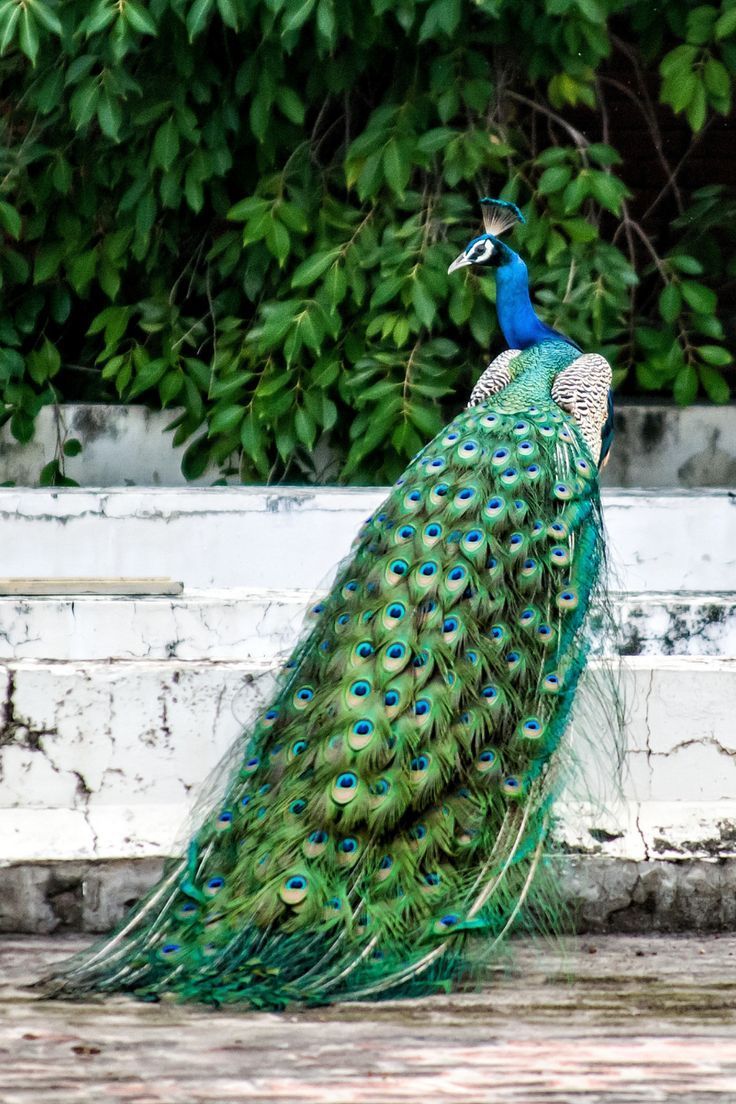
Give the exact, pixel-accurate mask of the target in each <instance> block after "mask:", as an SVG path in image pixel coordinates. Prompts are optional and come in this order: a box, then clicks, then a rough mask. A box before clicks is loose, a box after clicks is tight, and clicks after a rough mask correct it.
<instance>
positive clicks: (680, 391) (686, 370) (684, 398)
mask: <svg viewBox="0 0 736 1104" xmlns="http://www.w3.org/2000/svg"><path fill="white" fill-rule="evenodd" d="M672 390H673V394H674V396H675V402H677V403H679V405H680V406H689V404H690V403H692V402H694V401H695V396H696V395H697V393H698V374H697V372H696V371H695V369H694V368H692V367H691V366H690V365H689V364H684V365H683V366H682V368H681V369H680V371H679V372H678V373H677V375H676V376H675V385H674V387H673V389H672Z"/></svg>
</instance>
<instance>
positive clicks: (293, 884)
mask: <svg viewBox="0 0 736 1104" xmlns="http://www.w3.org/2000/svg"><path fill="white" fill-rule="evenodd" d="M306 885H307V879H306V878H303V877H302V875H301V874H294V875H293V876H292V877H291V878H288V879H287V881H286V888H287V889H305V888H306Z"/></svg>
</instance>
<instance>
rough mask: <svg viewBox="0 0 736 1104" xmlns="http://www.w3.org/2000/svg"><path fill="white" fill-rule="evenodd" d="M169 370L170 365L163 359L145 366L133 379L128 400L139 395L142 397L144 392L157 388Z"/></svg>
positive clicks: (152, 361)
mask: <svg viewBox="0 0 736 1104" xmlns="http://www.w3.org/2000/svg"><path fill="white" fill-rule="evenodd" d="M167 368H168V363H167V361H166V360H164V358H163V357H160V358H159V359H158V360H151V361H149V362H148V363H147V364H145V365H144V367H143V368H141V370H140V371H139V372H136V374H135V376H134V378H133V383H132V386H131V388H130V390H129V391H128V399H135V398H136V397H137V396H138V395H142V394H143V392H144V391H148V390H149V389H150V388H151V387H155V386H156V384H157V383H158V381H159V380H160V379H161V377H162V376H163V374H164V372H165V371H166V369H167Z"/></svg>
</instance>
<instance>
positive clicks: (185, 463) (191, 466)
mask: <svg viewBox="0 0 736 1104" xmlns="http://www.w3.org/2000/svg"><path fill="white" fill-rule="evenodd" d="M209 460H210V454H209V447H208V444H207V438H206V436H204V435H203V436H201V437H197V438H196V440H194V441H192V443H191V445H189V447H188V449H187V450H186V452H185V453H184V456H183V457H182V461H181V470H182V473H183V475H184V476H185V478H186V479H199V477H200V475H203V474H204V472H205V471H206V470H207V466H208V464H209Z"/></svg>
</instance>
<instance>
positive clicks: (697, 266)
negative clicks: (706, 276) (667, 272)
mask: <svg viewBox="0 0 736 1104" xmlns="http://www.w3.org/2000/svg"><path fill="white" fill-rule="evenodd" d="M667 260H668V261H669V263H670V264H671V265H672V267H673V268H676V269H677V270H678V272H685V273H686V274H687V275H688V276H700V275H701V273H702V272H703V266H702V264H701V263H700V261H698V260H696V259H695V257H691V256H689V254H687V253H674V254H673V255H672V256H671V257H668V258H667Z"/></svg>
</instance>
